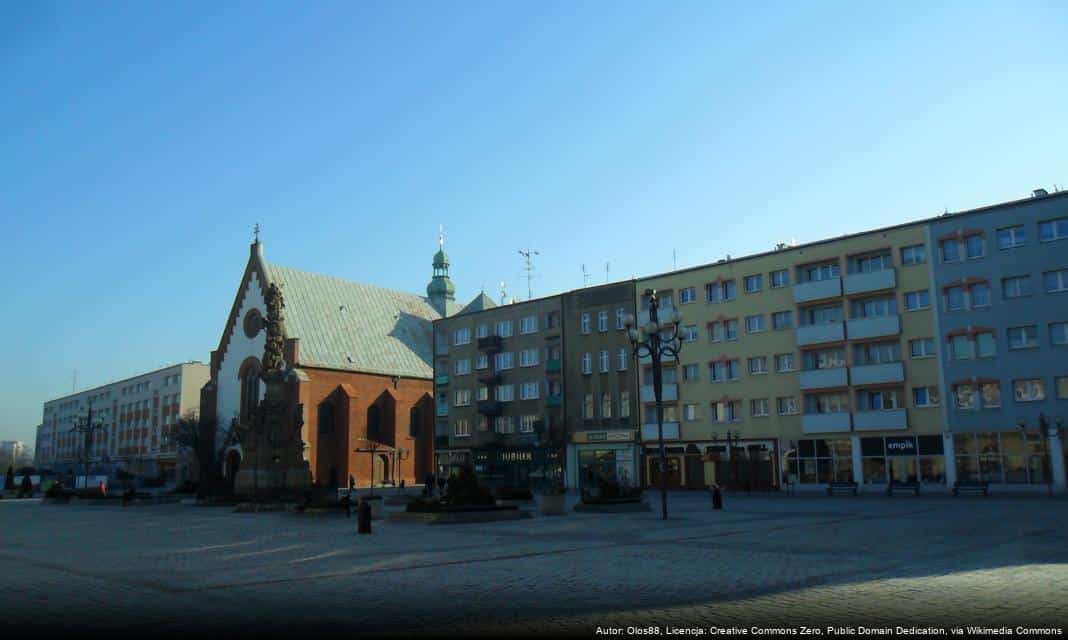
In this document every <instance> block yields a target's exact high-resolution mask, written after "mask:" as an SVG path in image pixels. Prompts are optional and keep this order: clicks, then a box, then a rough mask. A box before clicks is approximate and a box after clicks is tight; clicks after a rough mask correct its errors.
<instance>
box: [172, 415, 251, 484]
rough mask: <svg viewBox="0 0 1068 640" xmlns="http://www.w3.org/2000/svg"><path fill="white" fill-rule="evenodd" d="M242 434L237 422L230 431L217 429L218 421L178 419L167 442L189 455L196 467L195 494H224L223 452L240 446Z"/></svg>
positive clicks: (231, 425)
mask: <svg viewBox="0 0 1068 640" xmlns="http://www.w3.org/2000/svg"><path fill="white" fill-rule="evenodd" d="M244 432H245V429H244V428H243V427H242V426H241V425H239V424H238V423H237V422H236V421H234V422H232V423H231V424H230V427H229V428H226V429H220V427H219V421H218V420H215V419H209V418H205V417H197V416H196V415H195V414H192V413H190V414H186V415H185V416H183V417H181V418H179V419H178V422H177V423H176V425H175V428H174V431H173V432H172V433H171V435H170V441H171V442H172V443H174V444H175V445H177V447H178V449H186V450H189V451H191V452H192V454H193V458H194V460H195V461H196V466H197V474H198V480H197V494H198V495H201V496H204V495H213V494H217V493H221V492H222V491H223V488H224V487H225V482H224V481H223V461H224V459H225V456H226V451H227V449H229V448H230V447H232V446H234V445H235V444H240V443H241V440H242V436H243V435H244Z"/></svg>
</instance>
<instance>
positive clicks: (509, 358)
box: [494, 351, 515, 371]
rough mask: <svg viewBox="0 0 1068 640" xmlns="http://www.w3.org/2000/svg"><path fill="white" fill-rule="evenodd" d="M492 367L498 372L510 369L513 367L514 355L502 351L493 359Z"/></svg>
mask: <svg viewBox="0 0 1068 640" xmlns="http://www.w3.org/2000/svg"><path fill="white" fill-rule="evenodd" d="M494 365H495V366H496V369H497V370H498V371H502V370H504V369H511V368H512V367H514V366H515V354H514V353H512V352H511V351H503V352H501V353H498V354H497V355H496V356H495V357H494Z"/></svg>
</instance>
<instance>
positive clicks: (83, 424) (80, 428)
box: [72, 400, 107, 489]
mask: <svg viewBox="0 0 1068 640" xmlns="http://www.w3.org/2000/svg"><path fill="white" fill-rule="evenodd" d="M72 431H74V432H76V433H81V434H84V439H83V440H82V453H83V455H84V456H85V488H86V489H88V488H89V469H90V466H89V461H90V458H91V456H92V448H93V445H94V444H95V442H94V440H96V438H95V437H94V436H95V435H96V433H97V432H98V431H99V432H100V433H102V434H103V435H104V438H107V429H105V428H104V425H103V424H101V423H99V422H93V402H92V400H90V401H89V415H88V416H86V417H85V418H79V422H78V424H76V425H75V427H74V428H73V429H72ZM77 486H78V479H77V478H75V480H74V487H72V488H77Z"/></svg>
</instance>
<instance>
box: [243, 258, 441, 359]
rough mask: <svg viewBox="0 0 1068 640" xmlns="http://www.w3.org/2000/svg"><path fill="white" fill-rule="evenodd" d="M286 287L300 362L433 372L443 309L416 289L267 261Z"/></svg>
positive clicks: (289, 325)
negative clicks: (407, 290)
mask: <svg viewBox="0 0 1068 640" xmlns="http://www.w3.org/2000/svg"><path fill="white" fill-rule="evenodd" d="M263 267H264V269H265V271H266V272H267V273H266V275H267V279H268V280H269V281H270V282H274V283H277V284H278V285H279V286H280V287H281V288H282V295H283V297H284V300H285V305H286V307H285V322H286V337H287V338H300V364H302V365H306V366H309V367H323V368H328V369H340V370H344V371H362V372H367V373H382V374H387V375H398V376H411V377H417V378H432V377H433V376H434V365H433V340H434V330H433V327H432V325H431V322H433V321H434V320H436V319H438V318H439V317H440V316H439V315H438V312H437V311H435V310H434V308H433V307H431V306H430V304H429V303H428V302H427V300H426V298H423V297H422V296H417V295H415V294H412V293H402V292H400V291H393V290H391V289H383V288H382V287H376V286H374V285H369V284H363V283H362V282H352V281H349V280H342V279H340V278H334V277H332V276H324V275H320V274H317V273H308V272H307V271H300V270H298V269H292V268H290V267H283V266H280V265H277V264H271V263H268V262H267V261H266V260H265V261H264V262H263Z"/></svg>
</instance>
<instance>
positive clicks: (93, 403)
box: [36, 362, 210, 478]
mask: <svg viewBox="0 0 1068 640" xmlns="http://www.w3.org/2000/svg"><path fill="white" fill-rule="evenodd" d="M209 374H210V371H209V368H208V365H206V364H203V363H200V362H187V363H183V364H176V365H173V366H169V367H165V368H163V369H158V370H156V371H150V372H148V373H143V374H141V375H137V376H133V377H131V378H127V379H125V380H119V381H117V382H112V383H109V384H105V385H101V386H99V387H95V388H93V389H86V390H85V391H79V392H77V393H72V394H70V395H67V396H63V397H62V398H56V399H54V400H49V401H48V402H45V403H44V414H43V419H42V423H41V425H40V426H39V427H38V428H37V429H38V433H37V458H36V462H37V466H39V467H41V468H44V469H49V470H52V471H56V472H59V473H67V472H70V471H73V472H75V473H79V474H80V473H82V472H83V470H84V469H83V466H82V465H83V464H84V460H85V455H84V447H85V434H84V433H81V432H78V431H75V428H76V427H78V426H79V425H81V424H84V423H85V422H86V420H88V419H89V412H90V408H91V409H92V422H93V424H97V425H100V427H101V429H100V430H98V431H96V432H94V433H93V441H92V443H91V444H90V451H89V460H90V466H91V473H93V474H101V475H102V474H105V473H106V474H108V475H114V474H115V472H116V470H118V469H125V470H127V471H129V472H132V473H136V474H139V475H143V476H156V475H161V474H162V475H164V476H169V477H172V478H173V476H174V473H175V467H176V464H177V450H176V447H175V446H174V444H173V443H172V442H171V441H170V438H169V436H170V434H171V433H172V431H173V429H174V425H175V423H176V422H177V421H178V419H179V418H180V417H182V416H185V415H187V414H190V413H199V409H200V388H201V387H203V386H204V384H205V383H207V381H208V378H209Z"/></svg>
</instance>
